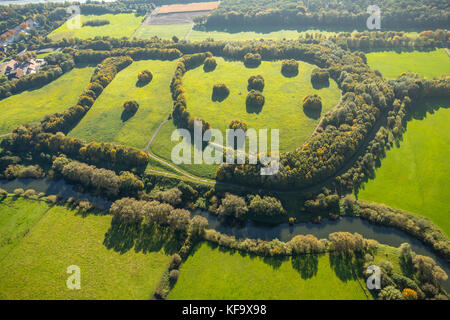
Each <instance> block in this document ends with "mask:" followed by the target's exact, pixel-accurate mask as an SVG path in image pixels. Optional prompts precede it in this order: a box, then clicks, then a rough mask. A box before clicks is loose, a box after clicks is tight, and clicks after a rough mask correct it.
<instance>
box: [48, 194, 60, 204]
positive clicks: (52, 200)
mask: <svg viewBox="0 0 450 320" xmlns="http://www.w3.org/2000/svg"><path fill="white" fill-rule="evenodd" d="M47 202H50V203H53V204H55V203H57V202H58V196H56V195H50V196H48V197H47Z"/></svg>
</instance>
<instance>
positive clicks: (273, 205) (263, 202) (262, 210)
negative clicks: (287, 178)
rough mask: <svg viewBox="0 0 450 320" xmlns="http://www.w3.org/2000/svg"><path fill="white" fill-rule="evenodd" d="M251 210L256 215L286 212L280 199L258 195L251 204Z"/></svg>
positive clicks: (282, 213) (275, 214) (274, 214)
mask: <svg viewBox="0 0 450 320" xmlns="http://www.w3.org/2000/svg"><path fill="white" fill-rule="evenodd" d="M249 209H250V212H251V213H252V214H254V215H256V216H277V215H284V214H286V210H284V208H283V205H282V204H281V202H280V200H278V199H276V198H273V197H269V196H265V197H263V198H261V197H260V196H259V195H256V196H255V197H254V198H253V199H252V200H251V201H250V206H249Z"/></svg>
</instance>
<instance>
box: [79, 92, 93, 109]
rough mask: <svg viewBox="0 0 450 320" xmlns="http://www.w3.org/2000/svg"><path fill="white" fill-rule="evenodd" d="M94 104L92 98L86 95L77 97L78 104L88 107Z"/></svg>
mask: <svg viewBox="0 0 450 320" xmlns="http://www.w3.org/2000/svg"><path fill="white" fill-rule="evenodd" d="M93 104H94V98H92V97H90V96H88V95H81V96H80V98H79V99H78V105H80V106H83V107H85V108H90V107H92V105H93Z"/></svg>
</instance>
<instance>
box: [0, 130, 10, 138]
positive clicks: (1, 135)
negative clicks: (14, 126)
mask: <svg viewBox="0 0 450 320" xmlns="http://www.w3.org/2000/svg"><path fill="white" fill-rule="evenodd" d="M10 135H12V133H11V132H10V133H5V134H0V139H1V138H4V137H7V136H10Z"/></svg>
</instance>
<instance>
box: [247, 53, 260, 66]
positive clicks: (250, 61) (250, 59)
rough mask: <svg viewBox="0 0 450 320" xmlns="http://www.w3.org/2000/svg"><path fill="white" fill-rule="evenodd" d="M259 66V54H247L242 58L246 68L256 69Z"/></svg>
mask: <svg viewBox="0 0 450 320" xmlns="http://www.w3.org/2000/svg"><path fill="white" fill-rule="evenodd" d="M260 64H261V55H260V54H259V53H247V54H246V55H245V56H244V65H245V66H246V67H247V68H257V67H259V65H260Z"/></svg>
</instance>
